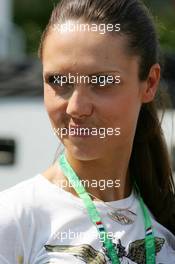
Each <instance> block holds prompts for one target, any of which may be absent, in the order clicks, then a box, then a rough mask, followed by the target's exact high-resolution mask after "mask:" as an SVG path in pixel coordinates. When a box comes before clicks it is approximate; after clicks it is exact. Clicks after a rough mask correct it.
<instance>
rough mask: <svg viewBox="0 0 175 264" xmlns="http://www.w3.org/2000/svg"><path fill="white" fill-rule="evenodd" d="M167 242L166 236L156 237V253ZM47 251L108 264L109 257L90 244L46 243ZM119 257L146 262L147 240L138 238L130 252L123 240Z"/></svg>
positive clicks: (142, 263)
mask: <svg viewBox="0 0 175 264" xmlns="http://www.w3.org/2000/svg"><path fill="white" fill-rule="evenodd" d="M164 243H165V239H164V238H160V237H155V250H156V255H157V254H158V253H159V252H160V251H161V249H162V247H163V245H164ZM44 247H45V249H46V251H48V252H58V253H66V254H71V255H73V256H74V257H75V258H78V259H80V260H82V261H83V262H84V263H88V264H107V257H106V255H105V254H103V253H102V252H100V251H98V250H96V249H94V248H93V247H92V246H91V245H89V244H81V245H77V246H75V245H45V246H44ZM116 248H117V252H118V257H119V258H120V262H121V263H123V264H124V263H128V264H129V263H136V264H145V263H146V262H145V240H144V239H140V240H136V241H134V242H132V243H130V244H129V248H128V252H126V250H125V247H124V246H123V245H122V243H121V240H119V242H118V243H117V244H116ZM126 261H127V262H126ZM47 264H56V262H54V263H53V262H47Z"/></svg>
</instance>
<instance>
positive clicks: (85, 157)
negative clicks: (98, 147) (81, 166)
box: [65, 146, 100, 161]
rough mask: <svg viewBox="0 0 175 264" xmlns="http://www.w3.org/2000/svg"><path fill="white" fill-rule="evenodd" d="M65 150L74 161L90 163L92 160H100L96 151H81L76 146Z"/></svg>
mask: <svg viewBox="0 0 175 264" xmlns="http://www.w3.org/2000/svg"><path fill="white" fill-rule="evenodd" d="M65 150H66V152H67V153H69V154H70V155H71V156H72V157H73V158H74V159H77V160H82V161H90V160H95V159H99V158H100V157H99V155H98V153H97V151H96V152H94V149H93V150H92V151H90V149H89V148H88V149H86V150H85V149H81V148H78V147H76V146H72V147H71V148H70V147H69V148H66V147H65Z"/></svg>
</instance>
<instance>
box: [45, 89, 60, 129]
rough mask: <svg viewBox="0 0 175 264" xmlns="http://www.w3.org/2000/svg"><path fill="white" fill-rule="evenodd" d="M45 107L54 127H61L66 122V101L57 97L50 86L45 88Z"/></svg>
mask: <svg viewBox="0 0 175 264" xmlns="http://www.w3.org/2000/svg"><path fill="white" fill-rule="evenodd" d="M44 105H45V108H46V111H47V113H48V116H49V119H50V121H51V123H52V125H53V126H54V127H58V126H60V125H61V124H62V122H63V120H64V112H65V110H64V100H63V99H61V98H59V97H57V96H56V95H55V92H54V90H53V89H51V88H50V87H48V86H45V87H44Z"/></svg>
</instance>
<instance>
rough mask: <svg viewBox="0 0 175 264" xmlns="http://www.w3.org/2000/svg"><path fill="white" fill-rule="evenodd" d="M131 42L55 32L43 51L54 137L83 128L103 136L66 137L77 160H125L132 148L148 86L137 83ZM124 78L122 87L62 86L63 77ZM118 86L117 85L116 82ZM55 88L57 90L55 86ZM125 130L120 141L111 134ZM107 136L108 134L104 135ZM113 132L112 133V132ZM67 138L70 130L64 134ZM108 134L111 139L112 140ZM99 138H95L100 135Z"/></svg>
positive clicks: (65, 142)
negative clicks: (60, 78) (72, 128)
mask: <svg viewBox="0 0 175 264" xmlns="http://www.w3.org/2000/svg"><path fill="white" fill-rule="evenodd" d="M126 44H127V40H126V39H125V38H124V37H121V36H119V35H118V36H117V33H116V36H112V35H109V34H100V33H99V32H92V31H91V32H88V31H86V32H83V31H82V32H80V31H79V32H75V31H74V32H70V31H64V32H58V31H56V30H53V29H52V30H50V32H49V34H48V36H47V37H46V40H45V43H44V49H43V76H44V102H45V107H46V109H47V112H48V115H49V118H50V121H51V124H52V127H53V129H54V130H55V131H57V135H58V134H59V132H58V131H61V130H60V129H61V128H68V127H69V125H80V126H81V127H83V128H93V130H95V129H96V131H98V132H99V129H100V128H105V129H106V132H105V133H106V136H105V137H104V133H102V134H101V135H103V136H100V135H99V134H98V135H91V136H86V137H82V136H81V137H79V136H71V135H65V136H62V137H61V136H60V135H58V137H59V138H60V140H61V141H62V143H63V144H64V145H65V147H66V150H67V151H68V152H69V153H70V154H71V155H72V156H73V157H74V158H76V159H79V160H93V159H98V158H103V157H108V158H110V157H112V156H111V155H114V154H115V153H118V154H119V155H120V153H121V155H122V153H123V151H126V150H127V149H128V148H129V147H130V146H131V145H132V142H133V138H134V134H135V129H136V124H137V119H138V115H139V111H140V107H141V104H142V102H143V101H144V98H145V97H144V96H145V91H146V88H147V82H140V81H139V78H138V73H139V63H138V58H137V56H129V55H128V54H127V52H126V50H127V49H126ZM69 74H71V76H92V75H93V76H99V75H100V76H104V75H105V76H113V78H115V77H116V79H118V78H117V76H120V84H117V83H109V84H106V85H104V86H100V85H99V83H98V82H97V83H93V84H90V83H85V82H83V81H82V82H81V83H80V82H79V83H74V84H68V83H67V84H64V85H63V86H60V85H58V76H59V75H62V76H70V75H69ZM114 80H115V79H114ZM54 83H55V84H54ZM108 128H112V129H113V131H119V130H115V129H117V128H120V135H116V134H117V133H116V132H114V133H113V135H111V134H112V132H110V133H108V132H107V131H109V130H107V129H108ZM100 131H101V132H102V131H103V132H104V129H103V130H100ZM110 131H112V130H110ZM64 132H65V130H64ZM107 133H108V134H109V135H107ZM95 134H96V133H95Z"/></svg>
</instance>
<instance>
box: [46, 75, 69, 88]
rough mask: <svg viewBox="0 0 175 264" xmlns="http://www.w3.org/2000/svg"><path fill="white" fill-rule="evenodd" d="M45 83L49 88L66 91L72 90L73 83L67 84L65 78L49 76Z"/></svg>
mask: <svg viewBox="0 0 175 264" xmlns="http://www.w3.org/2000/svg"><path fill="white" fill-rule="evenodd" d="M63 77H64V78H63ZM46 82H47V83H48V84H49V85H50V86H52V87H53V88H54V89H57V90H66V89H72V88H73V83H69V82H68V81H67V77H66V76H61V75H49V76H48V77H47V78H46Z"/></svg>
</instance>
